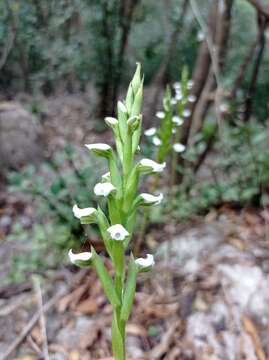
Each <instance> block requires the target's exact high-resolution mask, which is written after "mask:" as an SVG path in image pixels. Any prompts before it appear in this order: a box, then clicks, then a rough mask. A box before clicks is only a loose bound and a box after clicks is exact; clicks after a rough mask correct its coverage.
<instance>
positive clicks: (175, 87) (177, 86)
mask: <svg viewBox="0 0 269 360" xmlns="http://www.w3.org/2000/svg"><path fill="white" fill-rule="evenodd" d="M173 88H174V89H180V88H181V84H180V82H175V83H174V84H173Z"/></svg>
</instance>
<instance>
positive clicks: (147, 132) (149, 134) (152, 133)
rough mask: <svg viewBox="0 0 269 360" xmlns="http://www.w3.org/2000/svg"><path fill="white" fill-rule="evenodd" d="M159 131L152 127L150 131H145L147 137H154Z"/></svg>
mask: <svg viewBox="0 0 269 360" xmlns="http://www.w3.org/2000/svg"><path fill="white" fill-rule="evenodd" d="M156 131H157V129H156V128H155V127H152V128H150V129H147V130H145V132H144V134H145V135H146V136H153V135H155V134H156Z"/></svg>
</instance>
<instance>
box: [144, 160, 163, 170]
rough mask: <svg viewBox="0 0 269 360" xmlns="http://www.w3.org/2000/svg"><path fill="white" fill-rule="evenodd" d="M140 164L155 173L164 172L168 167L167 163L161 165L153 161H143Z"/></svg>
mask: <svg viewBox="0 0 269 360" xmlns="http://www.w3.org/2000/svg"><path fill="white" fill-rule="evenodd" d="M139 164H140V165H141V166H144V167H146V168H150V170H151V171H153V172H162V171H163V169H164V168H165V166H166V163H165V162H164V163H162V164H159V163H157V162H155V161H153V160H151V159H142V160H140V162H139Z"/></svg>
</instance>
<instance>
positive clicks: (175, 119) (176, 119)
mask: <svg viewBox="0 0 269 360" xmlns="http://www.w3.org/2000/svg"><path fill="white" fill-rule="evenodd" d="M172 121H173V123H174V124H176V125H177V126H181V125H182V124H183V122H184V121H183V119H181V118H180V117H179V116H177V115H175V116H173V118H172Z"/></svg>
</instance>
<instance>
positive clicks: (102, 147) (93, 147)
mask: <svg viewBox="0 0 269 360" xmlns="http://www.w3.org/2000/svg"><path fill="white" fill-rule="evenodd" d="M85 146H86V148H88V149H89V150H104V151H107V150H110V149H111V146H109V145H107V144H101V143H99V144H85Z"/></svg>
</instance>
